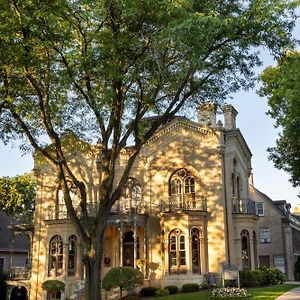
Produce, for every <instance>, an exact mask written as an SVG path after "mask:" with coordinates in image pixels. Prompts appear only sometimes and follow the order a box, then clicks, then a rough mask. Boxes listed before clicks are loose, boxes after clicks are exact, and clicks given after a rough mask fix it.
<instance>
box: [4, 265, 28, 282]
mask: <svg viewBox="0 0 300 300" xmlns="http://www.w3.org/2000/svg"><path fill="white" fill-rule="evenodd" d="M9 277H10V279H13V280H25V279H29V278H30V267H29V266H25V267H10V274H9Z"/></svg>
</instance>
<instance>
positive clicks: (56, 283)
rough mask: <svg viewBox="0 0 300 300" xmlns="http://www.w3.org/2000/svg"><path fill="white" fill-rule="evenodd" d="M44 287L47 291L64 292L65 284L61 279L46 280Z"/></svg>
mask: <svg viewBox="0 0 300 300" xmlns="http://www.w3.org/2000/svg"><path fill="white" fill-rule="evenodd" d="M42 288H43V289H44V290H46V291H47V292H63V291H64V290H65V284H64V283H63V282H62V281H60V280H46V281H45V282H43V284H42Z"/></svg>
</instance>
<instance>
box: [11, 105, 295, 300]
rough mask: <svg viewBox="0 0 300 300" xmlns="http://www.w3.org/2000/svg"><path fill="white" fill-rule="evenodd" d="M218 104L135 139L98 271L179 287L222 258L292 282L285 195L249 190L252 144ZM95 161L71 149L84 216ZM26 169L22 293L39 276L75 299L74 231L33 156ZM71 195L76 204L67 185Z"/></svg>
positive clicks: (78, 273)
mask: <svg viewBox="0 0 300 300" xmlns="http://www.w3.org/2000/svg"><path fill="white" fill-rule="evenodd" d="M222 111H223V120H224V124H223V123H222V122H221V121H217V119H216V118H217V116H216V111H215V107H214V105H212V104H203V105H201V106H200V107H199V108H198V111H197V114H198V120H197V121H196V122H195V121H191V120H189V119H187V118H185V117H174V118H173V119H172V120H171V121H169V122H168V123H167V124H166V125H164V126H162V127H161V128H160V129H159V130H158V131H157V132H156V133H155V134H154V136H153V137H152V138H151V139H150V140H149V141H148V142H147V143H146V144H145V145H144V146H143V148H142V150H141V152H140V154H139V156H138V157H137V159H136V161H135V163H134V165H133V168H132V170H131V174H130V178H129V179H128V181H127V184H126V187H125V188H124V192H123V196H122V198H120V199H119V200H118V201H117V202H116V203H115V204H114V206H113V208H112V209H111V211H110V215H109V217H108V225H107V228H106V232H105V237H104V257H103V263H102V268H103V270H102V274H105V273H106V272H107V271H108V270H109V269H110V268H111V267H114V266H131V267H134V268H137V267H139V268H140V269H141V270H142V272H143V273H144V276H145V283H144V284H145V286H157V287H164V286H167V285H176V286H178V287H181V286H182V285H183V284H184V283H192V282H195V283H199V284H200V283H201V282H203V281H204V280H205V279H207V278H208V277H209V276H210V280H212V279H215V280H219V279H220V278H221V276H222V266H223V265H224V264H227V265H228V264H230V265H234V266H236V267H237V268H238V269H239V270H254V269H256V268H258V267H260V266H270V267H276V268H278V269H280V270H282V271H283V272H284V273H285V274H286V275H287V278H288V279H289V280H293V279H294V263H295V260H296V259H297V256H298V255H300V238H299V236H300V235H299V233H300V222H299V221H298V220H297V219H296V218H295V217H293V215H292V214H291V213H290V205H289V204H288V203H286V201H284V200H282V201H272V200H271V199H270V198H269V197H268V196H267V195H265V194H263V193H262V192H260V191H258V190H257V189H256V188H255V187H254V185H253V182H252V181H253V179H252V173H251V151H250V149H249V147H248V145H247V143H246V141H245V139H244V138H243V135H242V134H241V132H240V130H239V129H238V128H237V127H236V116H237V111H236V110H235V109H234V107H233V106H231V105H225V106H223V107H222ZM95 153H96V152H95ZM129 153H130V148H128V149H126V151H124V152H122V154H121V155H120V157H119V159H118V162H117V169H116V174H117V177H118V174H121V172H122V170H123V168H124V166H125V164H126V162H127V159H128V157H129V156H128V155H129ZM97 162H98V161H97V156H96V154H95V155H93V153H89V154H86V155H83V154H81V153H79V154H78V155H76V156H75V157H74V160H73V162H72V166H71V167H72V169H73V170H75V172H76V174H77V175H78V176H81V179H82V181H83V182H85V184H86V187H87V190H88V196H89V199H88V201H89V203H88V209H89V212H90V214H91V215H93V213H95V212H96V210H97V207H98V204H97V202H96V200H95V199H96V194H97V184H98V180H99V176H98V168H99V166H98V164H97ZM35 170H36V175H37V180H38V189H37V198H36V208H35V224H34V234H33V238H32V262H31V277H30V279H29V284H28V286H26V289H27V297H28V299H31V300H45V299H47V293H46V292H45V291H44V290H43V289H42V283H43V282H45V281H46V280H49V279H58V280H61V281H63V282H64V283H65V285H66V290H65V292H64V293H62V295H61V299H76V294H77V293H79V291H80V288H81V289H82V287H83V286H84V278H85V272H84V266H83V262H82V247H81V246H82V244H81V241H80V236H79V235H78V233H77V232H76V228H75V227H74V225H73V224H72V223H71V222H70V220H69V219H68V213H67V209H66V207H65V204H64V201H63V198H62V196H61V191H60V189H59V184H58V181H57V178H56V177H55V176H54V173H53V171H52V170H51V168H50V166H48V165H39V164H38V162H37V161H36V165H35ZM116 180H118V178H116ZM73 201H74V202H73V204H74V207H75V208H77V205H78V199H77V195H76V192H74V195H73ZM77 210H78V214H80V209H79V207H78V209H77ZM141 261H145V262H146V263H145V266H142V267H141V264H140V262H141ZM8 299H10V298H8Z"/></svg>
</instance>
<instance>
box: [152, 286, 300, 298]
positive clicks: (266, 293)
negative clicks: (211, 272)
mask: <svg viewBox="0 0 300 300" xmlns="http://www.w3.org/2000/svg"><path fill="white" fill-rule="evenodd" d="M298 286H299V285H296V284H281V285H275V286H268V287H259V288H251V289H248V291H249V292H250V294H251V296H252V297H250V298H247V299H255V300H273V299H276V298H277V297H279V296H280V295H282V294H283V293H285V292H287V291H289V290H291V289H293V288H295V287H298ZM210 295H211V291H207V290H206V291H200V292H196V293H188V294H175V295H170V296H165V297H159V298H157V297H156V298H155V299H157V300H208V299H209V297H210ZM151 299H152V298H151ZM153 299H154V298H153Z"/></svg>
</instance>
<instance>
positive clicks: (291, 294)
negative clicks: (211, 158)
mask: <svg viewBox="0 0 300 300" xmlns="http://www.w3.org/2000/svg"><path fill="white" fill-rule="evenodd" d="M287 283H289V284H300V282H299V281H288V282H287ZM275 300H300V287H296V288H294V289H292V290H290V291H288V292H286V293H284V294H283V295H281V296H279V297H277V298H276V299H275Z"/></svg>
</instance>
